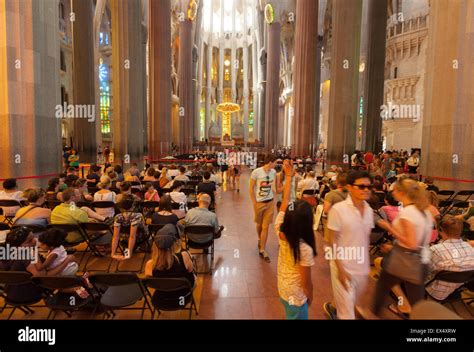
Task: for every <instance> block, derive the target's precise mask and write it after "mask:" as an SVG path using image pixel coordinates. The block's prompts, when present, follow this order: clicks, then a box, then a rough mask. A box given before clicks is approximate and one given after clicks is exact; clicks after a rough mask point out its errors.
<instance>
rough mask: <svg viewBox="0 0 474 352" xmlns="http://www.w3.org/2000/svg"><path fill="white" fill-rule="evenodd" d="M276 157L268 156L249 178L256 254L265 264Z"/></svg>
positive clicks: (271, 217) (271, 213)
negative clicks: (255, 231) (256, 246)
mask: <svg viewBox="0 0 474 352" xmlns="http://www.w3.org/2000/svg"><path fill="white" fill-rule="evenodd" d="M276 159H277V158H276V156H274V155H272V154H269V155H267V157H266V158H265V165H264V166H262V167H259V168H258V169H255V170H254V171H253V172H252V174H251V176H250V199H251V200H252V203H253V209H254V214H255V224H256V226H257V235H258V253H259V255H260V257H261V258H263V259H264V260H265V261H266V262H267V263H270V257H269V256H268V254H267V252H266V251H265V246H266V244H267V237H268V227H269V226H270V224H271V223H272V221H273V211H274V208H275V206H274V200H273V198H274V194H273V190H272V188H273V186H274V182H275V175H276V171H275V170H274V168H275V166H276Z"/></svg>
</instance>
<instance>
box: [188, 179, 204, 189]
mask: <svg viewBox="0 0 474 352" xmlns="http://www.w3.org/2000/svg"><path fill="white" fill-rule="evenodd" d="M200 183H201V181H188V183H187V184H186V186H187V188H191V187H192V188H195V187H196V186H197V185H198V184H200Z"/></svg>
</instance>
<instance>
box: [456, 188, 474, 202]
mask: <svg viewBox="0 0 474 352" xmlns="http://www.w3.org/2000/svg"><path fill="white" fill-rule="evenodd" d="M473 194H474V191H459V192H458V193H456V195H455V196H454V197H453V200H454V201H463V202H467V201H468V200H469V199H470V198H471V197H472V195H473ZM458 197H465V198H464V199H458Z"/></svg>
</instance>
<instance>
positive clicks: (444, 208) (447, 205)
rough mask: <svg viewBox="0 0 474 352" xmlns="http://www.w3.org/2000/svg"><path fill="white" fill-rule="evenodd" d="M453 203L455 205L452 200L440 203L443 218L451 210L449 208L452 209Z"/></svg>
mask: <svg viewBox="0 0 474 352" xmlns="http://www.w3.org/2000/svg"><path fill="white" fill-rule="evenodd" d="M451 205H453V201H452V200H442V201H440V202H439V203H438V209H439V213H440V218H441V219H442V218H443V217H444V216H445V215H446V214H447V213H448V212H449V210H450V209H451Z"/></svg>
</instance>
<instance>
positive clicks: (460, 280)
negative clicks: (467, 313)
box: [425, 270, 474, 315]
mask: <svg viewBox="0 0 474 352" xmlns="http://www.w3.org/2000/svg"><path fill="white" fill-rule="evenodd" d="M437 280H439V281H444V282H449V283H455V284H462V285H461V286H460V287H458V288H457V289H456V290H454V292H453V293H451V294H450V295H449V296H448V297H446V298H445V299H444V300H441V301H440V300H436V301H437V302H439V303H441V304H447V303H449V304H450V305H451V307H452V308H453V309H454V311H455V312H456V313H458V312H457V311H456V308H455V307H454V305H453V303H454V302H459V301H461V302H463V304H464V305H466V302H465V301H466V300H472V297H467V298H463V297H462V295H461V292H462V291H463V290H464V289H465V288H466V287H465V286H467V285H472V284H473V283H474V270H468V271H440V272H438V273H437V274H436V275H435V276H434V277H433V278H432V279H431V280H429V281H428V282H426V283H425V288H426V287H428V286H429V285H430V284H431V283H432V282H434V281H437ZM432 298H433V299H435V298H434V297H432ZM466 308H468V307H466ZM468 310H469V308H468ZM471 315H472V313H471Z"/></svg>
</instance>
